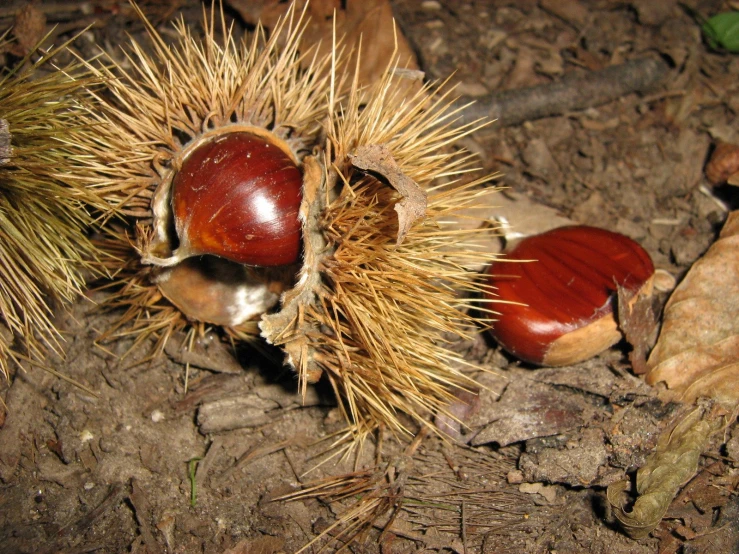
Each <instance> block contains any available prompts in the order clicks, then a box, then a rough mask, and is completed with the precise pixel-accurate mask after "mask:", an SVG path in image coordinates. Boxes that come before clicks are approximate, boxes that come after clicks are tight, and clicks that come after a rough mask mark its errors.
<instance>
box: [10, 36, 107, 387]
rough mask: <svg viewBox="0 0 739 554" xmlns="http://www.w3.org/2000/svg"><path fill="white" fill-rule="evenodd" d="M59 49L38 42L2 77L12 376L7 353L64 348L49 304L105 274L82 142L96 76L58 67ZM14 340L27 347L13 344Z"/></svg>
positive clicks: (36, 354)
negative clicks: (86, 103) (92, 232)
mask: <svg viewBox="0 0 739 554" xmlns="http://www.w3.org/2000/svg"><path fill="white" fill-rule="evenodd" d="M63 48H66V44H65V45H62V46H60V47H58V48H56V49H53V50H51V51H49V52H43V51H42V50H40V48H37V49H36V50H35V51H34V52H33V53H32V54H30V55H29V56H28V57H27V58H26V59H25V60H23V61H21V62H20V63H19V65H18V66H17V69H15V70H13V71H10V72H8V73H6V74H5V75H4V76H2V78H0V120H4V121H5V122H7V131H8V132H9V135H10V153H9V156H8V158H7V159H3V160H0V317H1V319H2V322H4V324H5V326H7V329H8V330H9V333H7V334H6V335H4V336H0V372H2V373H3V374H4V375H6V376H7V375H8V369H9V366H8V362H9V359H15V360H20V359H30V360H36V361H40V360H43V358H44V353H45V351H47V349H50V350H53V351H55V352H57V353H61V336H60V334H59V332H58V330H57V329H56V328H55V326H54V323H53V321H52V315H53V314H52V305H53V304H54V303H61V304H64V303H67V302H70V301H71V300H73V299H74V298H76V297H77V296H78V295H80V294H81V292H82V288H83V286H84V284H85V274H87V275H88V276H91V275H94V274H102V267H101V265H100V253H99V251H98V249H97V248H96V247H95V246H94V245H93V244H92V242H91V241H90V239H89V238H88V234H87V230H88V229H89V228H90V226H91V225H92V224H93V215H92V212H93V211H94V210H96V209H98V208H103V206H104V203H103V202H102V201H101V199H100V198H99V197H98V196H96V195H94V194H93V192H92V191H91V189H89V188H88V187H87V184H88V183H89V182H91V181H92V180H93V170H92V169H91V168H90V166H89V165H88V163H87V152H86V149H85V147H84V144H86V143H87V142H89V140H90V135H91V133H92V130H91V129H90V127H89V126H88V125H86V124H85V123H84V122H82V120H83V118H82V117H81V115H82V113H83V112H84V109H83V107H82V106H81V105H80V103H79V101H80V98H81V97H82V95H83V92H84V91H85V90H86V89H88V88H90V87H92V86H94V85H95V84H96V83H98V80H97V78H95V77H94V76H92V75H90V74H89V73H87V72H85V71H83V70H82V68H81V66H79V65H74V66H69V67H66V68H64V69H63V70H60V69H55V68H52V67H51V59H52V58H53V57H54V56H55V55H56V54H58V53H59V51H60V50H61V49H63ZM33 57H38V60H37V61H36V62H32V61H31V58H33ZM16 340H18V341H19V342H20V344H21V345H22V348H23V349H24V350H25V352H19V351H18V350H17V349H15V347H14V346H13V343H14V342H15V341H16Z"/></svg>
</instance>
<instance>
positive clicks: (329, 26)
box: [227, 0, 420, 86]
mask: <svg viewBox="0 0 739 554" xmlns="http://www.w3.org/2000/svg"><path fill="white" fill-rule="evenodd" d="M227 4H229V5H230V6H231V7H232V8H233V9H235V10H236V11H237V12H239V14H240V15H241V17H243V18H244V20H245V21H246V22H248V23H251V24H256V23H257V22H258V21H261V22H262V24H263V25H264V26H265V27H267V28H268V29H270V28H272V27H274V25H275V23H276V22H277V20H278V19H279V18H280V17H282V16H283V15H284V14H285V13H286V12H287V10H288V8H289V6H290V4H291V3H290V2H283V1H281V0H256V1H255V0H227ZM295 4H296V6H297V7H298V8H299V10H298V12H299V11H300V10H302V9H303V7H304V6H305V4H306V0H297V1H296V2H295ZM342 5H344V7H343V8H342ZM334 13H335V14H336V38H337V39H341V38H342V37H344V39H343V44H344V46H345V47H346V48H347V50H351V51H352V56H351V58H350V60H349V63H350V66H349V67H354V66H355V64H356V62H357V52H358V50H359V45H360V43H361V44H362V45H363V46H362V52H361V57H360V63H359V74H358V78H359V84H360V85H368V84H371V83H373V82H375V81H377V80H379V78H380V77H381V76H382V74H383V72H384V71H385V68H386V67H387V65H388V63H390V62H393V61H394V60H396V59H397V60H398V67H400V68H405V69H409V70H414V71H415V70H418V69H419V65H418V60H417V59H416V55H415V53H414V52H413V49H412V48H411V46H410V44H409V43H408V40H407V39H406V38H405V36H404V35H403V33H402V31H401V30H400V29H399V28H397V26H396V25H395V21H394V19H393V12H392V8H391V6H390V2H389V1H388V0H347V1H346V2H341V1H339V0H311V2H310V3H309V4H308V8H307V15H308V17H309V18H310V21H309V23H308V26H307V28H306V29H305V32H304V33H303V39H302V40H303V45H304V46H305V47H306V48H309V47H311V46H314V45H318V53H319V57H320V56H321V55H323V54H327V53H328V52H330V51H331V48H332V46H333V38H334V21H333V16H334ZM410 83H411V81H409V84H410ZM419 86H420V85H419Z"/></svg>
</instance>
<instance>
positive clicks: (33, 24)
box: [11, 4, 46, 57]
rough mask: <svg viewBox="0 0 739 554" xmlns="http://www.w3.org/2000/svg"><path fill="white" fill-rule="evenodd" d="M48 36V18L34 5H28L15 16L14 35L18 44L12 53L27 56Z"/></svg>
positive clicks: (12, 49) (14, 46)
mask: <svg viewBox="0 0 739 554" xmlns="http://www.w3.org/2000/svg"><path fill="white" fill-rule="evenodd" d="M45 34H46V16H45V15H44V12H42V11H41V10H39V9H38V8H37V7H35V6H34V5H33V4H26V5H25V6H23V8H21V9H20V11H19V12H18V13H17V14H16V16H15V23H14V24H13V35H14V36H15V40H16V43H15V44H14V45H13V47H12V48H11V52H12V53H13V54H15V55H16V56H20V57H23V56H27V55H28V54H30V53H31V52H32V51H33V50H34V49H35V48H36V46H37V45H38V44H39V42H41V39H43V38H44V35H45Z"/></svg>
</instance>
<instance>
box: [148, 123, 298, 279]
mask: <svg viewBox="0 0 739 554" xmlns="http://www.w3.org/2000/svg"><path fill="white" fill-rule="evenodd" d="M302 179H303V178H302V173H301V171H300V169H299V168H298V166H297V164H296V163H295V161H294V160H293V158H292V157H291V155H289V154H288V153H287V152H286V150H284V149H283V148H281V147H280V146H278V145H277V144H276V142H275V141H274V140H270V139H268V138H267V137H266V136H258V135H256V134H252V133H248V132H229V133H224V134H221V135H218V136H214V137H209V138H208V139H207V140H204V141H202V142H201V143H200V144H197V145H195V147H193V148H191V149H189V150H187V154H186V156H185V158H184V159H183V160H182V161H181V162H180V167H179V168H178V169H177V171H176V173H175V174H174V176H173V178H172V182H171V213H172V218H173V220H174V227H175V232H176V237H177V240H178V241H179V244H178V245H177V248H176V249H175V250H174V251H173V252H172V254H171V256H170V257H168V258H149V259H147V260H146V261H149V262H150V263H154V264H155V265H159V266H165V267H169V266H173V265H176V264H178V263H180V262H181V261H183V260H185V259H187V258H189V257H192V256H201V255H205V254H209V255H214V256H219V257H221V258H225V259H227V260H230V261H233V262H237V263H239V264H244V265H250V266H264V267H268V266H282V265H289V264H293V263H295V262H296V261H298V258H299V255H300V247H301V225H300V221H299V220H298V209H299V208H300V201H301V187H302Z"/></svg>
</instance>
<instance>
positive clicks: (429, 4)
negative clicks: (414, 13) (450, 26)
mask: <svg viewBox="0 0 739 554" xmlns="http://www.w3.org/2000/svg"><path fill="white" fill-rule="evenodd" d="M421 8H422V9H424V10H426V11H429V12H435V11H439V10H440V9H441V2H437V1H436V0H424V1H423V2H421Z"/></svg>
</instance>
